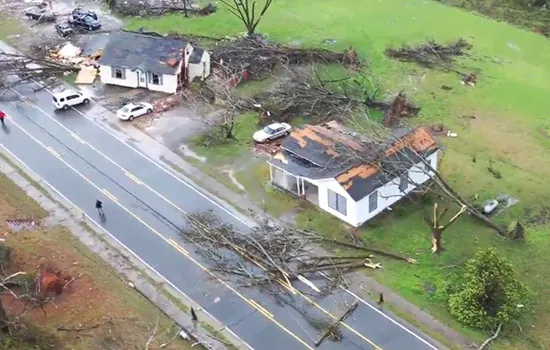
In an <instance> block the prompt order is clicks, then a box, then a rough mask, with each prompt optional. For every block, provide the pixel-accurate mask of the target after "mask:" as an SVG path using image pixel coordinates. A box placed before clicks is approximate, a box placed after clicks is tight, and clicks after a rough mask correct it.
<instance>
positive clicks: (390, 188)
mask: <svg viewBox="0 0 550 350" xmlns="http://www.w3.org/2000/svg"><path fill="white" fill-rule="evenodd" d="M438 157H439V151H438V152H435V153H434V154H432V155H430V156H429V157H428V159H429V161H430V163H431V165H432V168H434V169H437V166H438V161H439V159H438ZM424 169H425V165H424V163H423V162H421V163H418V164H417V165H415V166H414V167H412V168H411V169H410V170H409V176H408V177H409V186H408V187H407V189H406V190H405V191H404V192H405V194H406V193H409V192H411V191H412V190H413V189H415V188H416V187H418V185H421V184H423V183H425V182H426V181H428V179H430V178H431V177H432V175H433V174H428V173H426V170H424ZM399 181H400V178H399V177H398V178H395V179H393V181H391V182H389V183H387V184H386V185H384V186H382V187H380V188H378V189H377V190H376V191H378V205H377V208H376V210H374V211H372V212H370V213H369V196H365V197H364V198H363V199H361V200H360V201H358V202H357V208H356V210H357V212H356V215H357V217H356V218H355V219H356V222H355V225H354V226H361V225H362V224H363V223H365V222H366V221H368V220H370V219H372V218H373V217H375V216H376V215H377V214H379V213H380V212H382V211H384V210H385V209H386V208H388V207H389V206H391V205H392V204H393V203H395V202H397V201H398V200H399V199H401V198H402V197H403V191H401V190H400V189H399Z"/></svg>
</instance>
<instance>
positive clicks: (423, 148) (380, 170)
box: [270, 121, 438, 200]
mask: <svg viewBox="0 0 550 350" xmlns="http://www.w3.org/2000/svg"><path fill="white" fill-rule="evenodd" d="M395 136H396V137H395V138H393V139H391V140H386V141H378V140H375V139H372V138H367V137H364V136H362V137H361V138H360V137H358V136H357V135H356V133H353V132H350V131H348V130H347V129H346V128H345V127H343V126H342V125H340V124H338V123H337V122H334V121H333V122H329V123H324V124H320V125H305V126H303V127H302V128H299V129H296V130H295V131H294V132H292V133H291V134H290V136H289V137H287V138H286V139H285V140H284V141H283V142H282V144H281V152H280V153H279V154H277V155H276V156H275V157H273V159H272V160H271V161H270V163H271V164H273V165H274V166H276V167H279V168H281V169H283V170H285V171H287V172H289V173H291V174H294V175H296V176H302V177H308V178H311V179H326V178H335V179H336V180H337V181H338V182H339V183H340V185H342V187H343V188H345V189H346V191H347V192H348V193H349V194H350V196H351V197H352V198H353V199H354V200H359V199H361V198H363V197H364V196H366V195H368V194H369V193H371V192H372V191H373V190H375V189H376V188H378V187H380V186H381V185H382V184H384V183H387V182H389V181H391V179H393V178H395V177H397V176H399V175H400V173H402V172H403V170H404V169H408V168H410V167H411V166H412V165H413V164H417V163H418V162H420V160H421V156H427V155H429V154H431V153H432V152H434V151H436V150H437V149H438V145H437V143H436V141H435V139H434V138H433V137H432V135H431V133H430V132H429V131H428V129H426V128H422V127H420V128H416V129H400V130H399V131H397V133H396V135H395Z"/></svg>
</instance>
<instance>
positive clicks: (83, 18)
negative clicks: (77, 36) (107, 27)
mask: <svg viewBox="0 0 550 350" xmlns="http://www.w3.org/2000/svg"><path fill="white" fill-rule="evenodd" d="M75 11H76V10H75ZM69 24H71V25H72V26H74V27H81V28H84V29H87V30H89V31H92V30H97V29H99V28H101V22H100V21H99V19H98V18H97V15H96V14H95V12H91V11H84V10H82V11H78V12H76V13H74V11H73V14H72V17H71V18H70V19H69Z"/></svg>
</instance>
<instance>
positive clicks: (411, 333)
mask: <svg viewBox="0 0 550 350" xmlns="http://www.w3.org/2000/svg"><path fill="white" fill-rule="evenodd" d="M344 290H345V291H346V292H348V293H349V294H351V295H352V296H354V297H355V298H356V299H357V300H359V301H361V302H362V303H363V304H365V305H367V306H368V307H370V308H371V309H373V310H374V311H376V312H378V313H379V314H380V315H382V316H384V317H385V318H386V319H388V320H389V321H391V322H392V323H393V324H395V325H396V326H398V327H399V328H401V329H403V330H404V331H405V332H407V333H409V334H410V335H412V336H413V337H415V338H416V339H418V340H420V341H421V342H422V343H424V344H426V345H428V346H429V347H430V348H432V349H434V350H439V349H438V348H436V347H435V346H433V345H432V344H431V343H430V342H428V341H427V340H426V339H424V338H422V337H421V336H419V335H418V334H416V333H414V332H413V331H411V330H410V329H408V328H407V327H405V326H404V325H402V324H401V323H399V322H397V321H396V320H394V319H393V318H391V317H389V316H388V315H386V314H385V313H383V312H382V311H380V310H378V309H377V308H375V307H374V306H372V305H371V304H369V303H368V302H367V301H365V300H363V299H361V298H360V297H359V296H357V295H356V294H355V293H353V292H352V291H350V290H348V289H345V288H344Z"/></svg>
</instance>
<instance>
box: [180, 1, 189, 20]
mask: <svg viewBox="0 0 550 350" xmlns="http://www.w3.org/2000/svg"><path fill="white" fill-rule="evenodd" d="M181 1H182V2H183V15H184V16H185V17H189V14H188V13H187V0H181Z"/></svg>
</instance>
